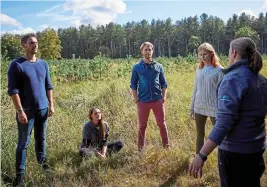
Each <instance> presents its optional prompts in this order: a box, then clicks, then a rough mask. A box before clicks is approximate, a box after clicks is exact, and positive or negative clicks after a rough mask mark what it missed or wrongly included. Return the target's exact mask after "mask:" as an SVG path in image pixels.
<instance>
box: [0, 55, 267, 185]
mask: <svg viewBox="0 0 267 187" xmlns="http://www.w3.org/2000/svg"><path fill="white" fill-rule="evenodd" d="M264 58H265V60H264V67H263V70H262V71H261V73H262V74H263V75H264V76H265V77H267V58H266V56H265V57H264ZM221 59H222V62H223V65H224V67H227V57H225V56H221ZM137 61H138V59H132V58H128V59H116V60H114V59H107V58H104V57H96V58H95V59H93V60H83V59H75V60H64V59H63V60H60V61H49V62H48V63H49V67H50V71H51V78H52V83H53V86H54V100H55V114H54V116H53V117H51V118H49V121H48V127H47V155H48V163H49V165H50V166H51V167H52V168H53V173H52V174H51V173H44V172H43V171H42V170H41V169H40V167H39V166H38V164H37V162H36V159H35V151H34V137H33V136H32V139H31V144H30V146H29V148H28V152H27V170H26V173H27V175H26V176H27V177H26V182H27V183H26V186H29V187H98V186H101V187H102V186H103V187H122V186H132V187H156V186H157V187H204V186H205V187H218V186H220V183H219V174H218V168H217V149H216V150H215V151H214V152H213V153H212V154H211V155H210V156H209V158H208V160H207V162H206V163H205V166H204V171H203V173H204V175H203V177H202V178H201V179H193V178H192V177H189V176H188V174H187V168H188V165H189V161H190V159H191V158H192V155H193V153H194V150H195V139H196V130H195V124H194V121H193V120H192V119H190V117H189V106H190V102H191V95H192V89H193V81H194V73H195V69H196V67H197V64H196V63H195V62H196V59H195V56H194V55H188V56H187V57H184V58H183V57H178V58H164V57H160V58H157V59H156V61H158V62H160V63H162V64H163V66H164V70H165V75H166V78H167V81H168V93H167V101H166V121H167V125H168V130H169V136H170V140H171V145H172V147H171V149H169V150H166V149H163V148H162V146H161V138H160V134H159V129H158V127H157V125H156V123H155V119H154V116H153V113H152V112H151V113H150V118H149V122H148V128H147V139H146V143H147V147H146V149H145V152H144V155H143V156H140V155H139V154H138V151H137V109H136V105H135V103H134V102H133V101H132V96H131V92H130V87H129V84H130V74H131V68H132V66H133V65H134V64H135V63H136V62H137ZM9 64H10V61H2V62H1V93H2V94H1V186H4V187H7V186H10V183H11V181H12V179H13V178H14V177H15V149H16V143H17V125H16V121H15V110H14V107H13V104H12V102H11V100H10V98H9V96H8V95H7V69H8V66H9ZM92 106H98V107H99V108H100V109H102V111H103V113H104V118H105V120H106V121H107V122H109V124H110V130H111V134H110V137H109V139H110V140H117V139H120V140H123V142H124V143H125V147H124V148H123V150H122V151H121V152H119V153H118V154H115V155H113V156H112V157H110V158H108V159H106V160H99V159H97V158H90V159H82V158H81V157H79V154H78V150H79V145H80V143H81V136H82V133H81V132H82V126H83V124H84V123H85V122H87V121H88V117H87V116H88V110H89V108H90V107H92ZM211 126H212V125H211V123H210V122H209V121H208V122H207V128H206V135H208V133H209V132H210V130H211ZM264 157H265V163H266V164H267V152H265V155H264ZM261 182H262V186H263V187H264V186H267V172H266V171H265V173H264V175H263V177H262V181H261Z"/></svg>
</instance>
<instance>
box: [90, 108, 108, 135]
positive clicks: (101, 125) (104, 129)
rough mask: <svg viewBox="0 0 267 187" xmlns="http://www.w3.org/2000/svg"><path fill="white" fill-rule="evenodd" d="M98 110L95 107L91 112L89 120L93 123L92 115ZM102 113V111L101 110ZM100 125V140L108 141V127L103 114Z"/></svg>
mask: <svg viewBox="0 0 267 187" xmlns="http://www.w3.org/2000/svg"><path fill="white" fill-rule="evenodd" d="M96 109H98V110H100V109H99V108H98V107H93V108H91V109H90V110H89V118H90V120H91V121H92V117H91V115H92V114H93V112H94V111H95V110H96ZM100 111H101V110H100ZM98 125H99V127H100V128H99V139H100V140H104V139H106V125H105V123H104V120H103V114H102V113H101V119H100V120H99V122H98Z"/></svg>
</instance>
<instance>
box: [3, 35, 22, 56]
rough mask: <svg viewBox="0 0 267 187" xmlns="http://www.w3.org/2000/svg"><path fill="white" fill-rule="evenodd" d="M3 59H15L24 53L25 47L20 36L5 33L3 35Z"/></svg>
mask: <svg viewBox="0 0 267 187" xmlns="http://www.w3.org/2000/svg"><path fill="white" fill-rule="evenodd" d="M1 53H2V54H1V59H10V60H12V59H15V58H18V57H19V56H21V55H23V47H22V46H21V44H20V36H19V35H12V34H8V33H6V34H4V35H2V36H1Z"/></svg>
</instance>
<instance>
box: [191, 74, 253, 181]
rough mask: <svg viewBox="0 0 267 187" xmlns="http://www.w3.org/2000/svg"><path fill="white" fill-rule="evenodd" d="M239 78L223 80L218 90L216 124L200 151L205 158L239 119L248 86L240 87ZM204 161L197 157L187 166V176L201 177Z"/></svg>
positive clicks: (244, 84) (244, 83) (243, 83)
mask: <svg viewBox="0 0 267 187" xmlns="http://www.w3.org/2000/svg"><path fill="white" fill-rule="evenodd" d="M240 81H242V80H239V77H237V78H231V77H230V79H229V78H224V79H223V80H222V82H221V84H220V85H218V86H219V89H218V98H217V100H218V101H217V102H218V109H217V113H216V124H215V126H214V127H213V129H212V131H211V132H210V134H209V136H208V140H207V141H206V142H205V144H204V146H203V147H202V148H201V150H200V154H201V155H203V156H205V157H207V156H208V155H209V154H210V153H211V152H212V151H213V150H214V149H215V147H216V146H217V145H220V144H221V142H222V141H223V139H224V138H225V136H226V135H227V133H228V132H229V131H230V130H231V129H232V128H233V127H234V124H235V123H236V121H237V120H238V119H239V109H240V103H241V101H242V98H243V95H244V94H245V93H246V91H247V88H248V86H247V85H246V82H245V81H244V82H242V86H240V84H241V83H240ZM203 165H204V161H203V160H202V159H201V158H200V156H199V155H197V156H196V157H195V158H194V160H193V162H192V163H191V164H190V166H189V175H191V176H194V177H198V176H200V177H201V176H202V167H203Z"/></svg>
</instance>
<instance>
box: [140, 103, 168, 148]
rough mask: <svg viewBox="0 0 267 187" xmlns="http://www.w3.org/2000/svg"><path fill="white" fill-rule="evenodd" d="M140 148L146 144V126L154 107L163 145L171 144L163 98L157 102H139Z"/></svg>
mask: <svg viewBox="0 0 267 187" xmlns="http://www.w3.org/2000/svg"><path fill="white" fill-rule="evenodd" d="M137 106H138V121H139V128H138V149H139V150H141V149H142V148H143V147H144V145H145V136H146V127H147V121H148V117H149V113H150V110H151V109H152V111H153V113H154V115H155V118H156V121H157V125H158V126H159V130H160V135H161V139H162V144H163V147H168V146H169V138H168V129H167V125H166V121H165V104H164V103H163V100H162V99H161V100H159V101H155V102H148V103H144V102H138V104H137Z"/></svg>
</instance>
